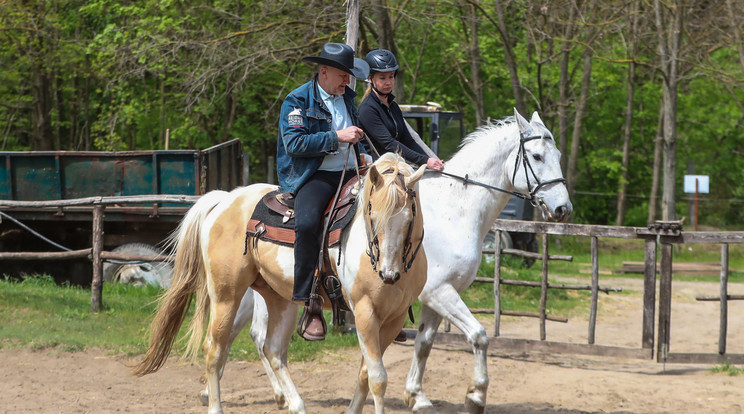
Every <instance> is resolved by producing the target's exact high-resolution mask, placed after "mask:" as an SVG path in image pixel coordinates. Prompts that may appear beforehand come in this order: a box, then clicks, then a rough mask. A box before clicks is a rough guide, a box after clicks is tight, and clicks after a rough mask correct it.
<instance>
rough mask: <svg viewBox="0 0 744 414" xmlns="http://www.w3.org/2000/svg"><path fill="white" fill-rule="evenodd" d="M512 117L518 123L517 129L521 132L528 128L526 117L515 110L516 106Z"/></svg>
mask: <svg viewBox="0 0 744 414" xmlns="http://www.w3.org/2000/svg"><path fill="white" fill-rule="evenodd" d="M514 118H516V120H517V124H519V130H520V131H521V132H524V131H527V130H529V129H530V123H529V122H527V120H526V119H524V117H523V116H522V115H521V114H520V113H519V111H517V108H514Z"/></svg>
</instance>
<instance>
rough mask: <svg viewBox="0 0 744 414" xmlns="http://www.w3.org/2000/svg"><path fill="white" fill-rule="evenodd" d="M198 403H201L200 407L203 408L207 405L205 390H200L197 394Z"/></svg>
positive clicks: (207, 398) (207, 399) (207, 397)
mask: <svg viewBox="0 0 744 414" xmlns="http://www.w3.org/2000/svg"><path fill="white" fill-rule="evenodd" d="M199 401H201V403H202V405H203V406H205V407H206V406H208V405H209V392H207V390H202V391H201V392H200V393H199Z"/></svg>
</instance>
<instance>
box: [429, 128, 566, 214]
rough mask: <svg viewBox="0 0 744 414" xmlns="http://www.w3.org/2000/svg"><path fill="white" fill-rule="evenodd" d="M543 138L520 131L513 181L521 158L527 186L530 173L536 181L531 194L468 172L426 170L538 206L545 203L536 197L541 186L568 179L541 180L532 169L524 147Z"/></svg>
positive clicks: (563, 181)
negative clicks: (498, 185)
mask: <svg viewBox="0 0 744 414" xmlns="http://www.w3.org/2000/svg"><path fill="white" fill-rule="evenodd" d="M541 138H543V136H542V135H529V136H524V134H523V133H522V132H521V131H520V132H519V152H518V153H517V158H516V160H515V162H514V173H513V174H512V183H514V180H515V179H516V178H517V171H518V169H519V161H520V159H521V160H522V165H523V167H524V171H525V178H526V180H527V188H528V189H529V187H530V186H531V185H530V173H531V174H532V178H533V179H534V181H535V188H533V189H531V190H529V191H530V192H529V194H524V193H522V192H520V191H509V190H504V189H503V188H499V187H496V186H493V185H490V184H486V183H482V182H480V181H476V180H472V179H470V178H469V177H468V174H465V176H464V177H463V176H460V175H456V174H451V173H448V172H444V171H436V170H426V172H436V173H439V174H441V175H445V176H447V177H452V178H456V179H458V180H460V181H462V182H463V183H465V185H467V184H474V185H477V186H480V187H484V188H488V189H489V190H496V191H500V192H502V193H506V194H511V195H513V196H516V197H519V198H521V199H523V200H526V201H529V202H530V204H531V205H532V206H533V207H537V206H538V205H542V204H543V202H542V200H540V199H538V198H537V197H536V194H537V192H538V191H539V190H540V189H541V188H543V187H545V186H548V185H550V184H555V183H565V182H566V179H565V178H562V177H561V178H554V179H552V180H547V181H543V182H540V179H539V178H537V174H535V171H534V170H533V169H532V165H531V164H530V161H529V159H528V158H527V150H525V148H524V143H525V142H529V141H532V140H533V139H541Z"/></svg>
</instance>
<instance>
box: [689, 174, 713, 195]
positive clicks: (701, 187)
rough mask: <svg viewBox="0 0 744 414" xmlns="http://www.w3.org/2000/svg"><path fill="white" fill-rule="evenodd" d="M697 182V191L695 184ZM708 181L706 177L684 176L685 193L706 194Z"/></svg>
mask: <svg viewBox="0 0 744 414" xmlns="http://www.w3.org/2000/svg"><path fill="white" fill-rule="evenodd" d="M696 181H697V187H698V188H697V190H696V188H695V187H696V185H695V182H696ZM709 188H710V180H709V178H708V176H707V175H685V193H691V194H694V193H696V192H697V193H700V194H708V192H709Z"/></svg>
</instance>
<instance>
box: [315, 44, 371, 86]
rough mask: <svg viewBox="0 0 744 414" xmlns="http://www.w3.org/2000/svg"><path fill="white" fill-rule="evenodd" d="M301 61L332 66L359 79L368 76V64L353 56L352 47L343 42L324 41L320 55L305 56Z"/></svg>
mask: <svg viewBox="0 0 744 414" xmlns="http://www.w3.org/2000/svg"><path fill="white" fill-rule="evenodd" d="M302 61H303V62H312V63H318V64H321V65H328V66H333V67H334V68H336V69H341V70H342V71H344V72H346V73H348V74H349V75H352V76H354V77H356V78H359V79H366V78H367V76H369V65H368V64H367V62H365V61H364V60H362V59H359V58H355V57H354V49H352V48H351V46H349V45H345V44H343V43H326V44H324V45H323V49H322V50H321V51H320V56H307V57H304V58H302Z"/></svg>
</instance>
